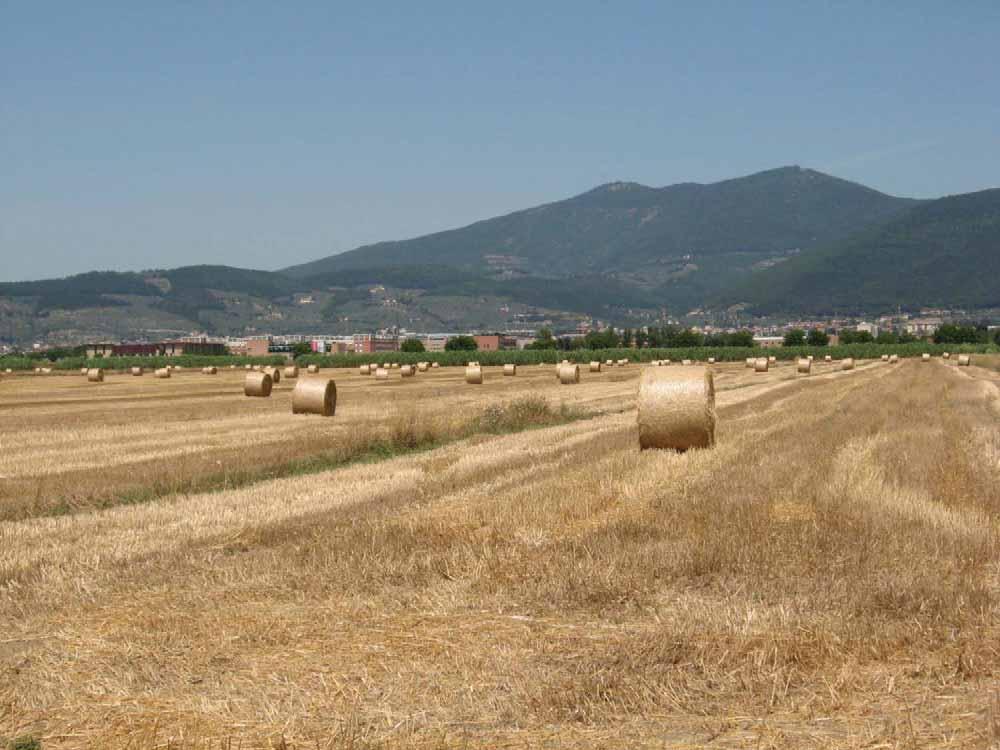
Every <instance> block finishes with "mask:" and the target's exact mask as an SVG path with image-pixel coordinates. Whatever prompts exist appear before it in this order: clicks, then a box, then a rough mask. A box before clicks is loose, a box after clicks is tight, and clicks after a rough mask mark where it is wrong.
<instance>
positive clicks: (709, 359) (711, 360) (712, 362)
mask: <svg viewBox="0 0 1000 750" xmlns="http://www.w3.org/2000/svg"><path fill="white" fill-rule="evenodd" d="M708 364H710V365H714V364H715V357H709V358H708Z"/></svg>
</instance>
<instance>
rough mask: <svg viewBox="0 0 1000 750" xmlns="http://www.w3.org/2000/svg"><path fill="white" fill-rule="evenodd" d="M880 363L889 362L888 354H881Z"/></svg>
mask: <svg viewBox="0 0 1000 750" xmlns="http://www.w3.org/2000/svg"><path fill="white" fill-rule="evenodd" d="M882 361H883V362H888V361H889V355H888V354H883V355H882Z"/></svg>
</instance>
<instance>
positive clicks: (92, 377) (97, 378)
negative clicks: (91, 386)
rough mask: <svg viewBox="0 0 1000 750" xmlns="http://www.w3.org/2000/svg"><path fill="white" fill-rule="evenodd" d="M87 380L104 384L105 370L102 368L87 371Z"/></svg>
mask: <svg viewBox="0 0 1000 750" xmlns="http://www.w3.org/2000/svg"><path fill="white" fill-rule="evenodd" d="M87 380H89V381H90V382H91V383H103V382H104V370H102V369H101V368H100V367H92V368H90V369H89V370H87Z"/></svg>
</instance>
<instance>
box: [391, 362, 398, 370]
mask: <svg viewBox="0 0 1000 750" xmlns="http://www.w3.org/2000/svg"><path fill="white" fill-rule="evenodd" d="M392 369H393V370H398V369H399V362H393V363H392Z"/></svg>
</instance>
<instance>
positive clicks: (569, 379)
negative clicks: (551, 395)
mask: <svg viewBox="0 0 1000 750" xmlns="http://www.w3.org/2000/svg"><path fill="white" fill-rule="evenodd" d="M559 382H560V383H562V384H563V385H574V384H576V383H579V382H580V365H574V364H569V365H562V366H561V367H560V368H559Z"/></svg>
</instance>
